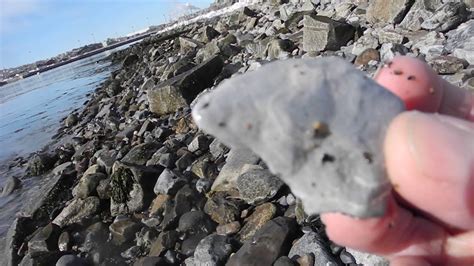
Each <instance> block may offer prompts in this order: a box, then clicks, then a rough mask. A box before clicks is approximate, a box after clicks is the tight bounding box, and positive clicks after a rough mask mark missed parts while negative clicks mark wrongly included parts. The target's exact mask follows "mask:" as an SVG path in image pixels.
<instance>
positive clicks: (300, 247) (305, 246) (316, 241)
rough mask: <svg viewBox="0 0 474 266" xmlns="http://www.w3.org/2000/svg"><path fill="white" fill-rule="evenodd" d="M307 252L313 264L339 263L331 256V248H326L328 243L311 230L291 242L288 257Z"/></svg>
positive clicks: (334, 264) (302, 254)
mask: <svg viewBox="0 0 474 266" xmlns="http://www.w3.org/2000/svg"><path fill="white" fill-rule="evenodd" d="M308 253H309V254H312V255H313V258H314V266H318V265H333V266H337V265H339V264H338V263H337V260H336V259H335V258H333V256H332V254H331V250H329V248H328V244H327V243H324V242H323V240H322V238H321V237H320V236H319V235H318V234H317V233H315V232H312V231H311V232H309V233H306V234H304V235H303V236H302V237H301V238H300V239H298V240H297V241H296V242H295V243H294V244H293V247H291V249H290V253H289V254H288V257H290V258H291V259H297V258H298V257H302V256H304V255H305V254H308Z"/></svg>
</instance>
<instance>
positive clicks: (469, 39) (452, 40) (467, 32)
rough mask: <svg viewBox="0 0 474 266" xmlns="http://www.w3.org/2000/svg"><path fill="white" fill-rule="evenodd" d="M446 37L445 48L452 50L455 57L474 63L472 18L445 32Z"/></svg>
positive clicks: (473, 27) (473, 25) (473, 22)
mask: <svg viewBox="0 0 474 266" xmlns="http://www.w3.org/2000/svg"><path fill="white" fill-rule="evenodd" d="M446 36H447V37H448V39H447V43H446V49H448V51H452V52H453V55H454V56H456V57H457V58H461V59H464V60H466V61H468V62H469V64H471V65H473V64H474V20H473V19H471V20H469V21H467V22H465V23H463V24H461V25H459V27H458V28H457V29H455V30H452V31H450V32H448V33H446Z"/></svg>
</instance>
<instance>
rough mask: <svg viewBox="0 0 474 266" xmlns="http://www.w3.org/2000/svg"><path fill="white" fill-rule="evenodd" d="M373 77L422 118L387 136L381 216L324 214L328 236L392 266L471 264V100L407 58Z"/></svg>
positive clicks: (408, 116)
mask: <svg viewBox="0 0 474 266" xmlns="http://www.w3.org/2000/svg"><path fill="white" fill-rule="evenodd" d="M375 79H376V81H377V82H378V83H379V84H381V85H382V86H384V87H386V88H387V89H389V90H390V91H392V92H393V93H395V94H396V95H398V96H399V97H400V98H401V99H402V100H403V101H404V102H405V105H406V107H407V109H408V110H420V111H423V112H424V113H422V112H419V111H408V112H404V113H402V114H400V115H399V116H398V117H397V118H395V119H394V121H393V122H392V123H391V125H390V127H389V129H388V131H387V136H386V139H385V146H384V154H385V160H386V167H387V173H388V177H389V179H390V182H391V183H392V185H393V193H392V196H391V198H390V200H389V204H388V208H387V213H386V214H385V215H384V216H383V217H380V218H371V219H366V220H360V219H356V218H352V217H348V216H345V215H342V214H336V213H327V214H322V215H321V218H322V221H323V222H324V223H325V224H326V231H327V234H328V236H329V238H330V239H331V240H333V241H334V242H336V243H338V244H340V245H343V246H348V247H351V248H354V249H358V250H361V251H365V252H370V253H374V254H378V255H382V256H385V257H387V258H388V259H389V260H390V262H391V265H474V123H472V122H474V94H473V93H467V92H466V91H464V90H462V89H460V88H457V87H454V86H453V85H451V84H449V83H448V82H446V81H444V80H443V79H441V78H440V77H439V76H437V75H436V74H435V73H434V72H433V71H432V70H431V69H430V68H429V66H427V65H426V64H425V63H424V62H421V61H419V60H417V59H414V58H409V57H396V58H395V59H394V60H393V61H392V62H391V63H389V64H387V65H386V66H385V67H384V68H382V69H381V70H380V71H379V73H378V74H377V76H376V78H375ZM435 112H438V113H441V114H428V113H435Z"/></svg>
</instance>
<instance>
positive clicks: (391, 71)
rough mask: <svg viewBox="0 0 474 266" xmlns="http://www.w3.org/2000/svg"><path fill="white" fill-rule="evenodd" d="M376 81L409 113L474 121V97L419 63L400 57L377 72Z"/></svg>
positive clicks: (410, 58) (426, 65) (419, 61)
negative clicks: (416, 112)
mask: <svg viewBox="0 0 474 266" xmlns="http://www.w3.org/2000/svg"><path fill="white" fill-rule="evenodd" d="M375 80H376V81H377V82H378V83H379V84H380V85H382V86H384V87H385V88H387V89H388V90H390V91H391V92H393V93H394V94H395V95H397V96H398V97H400V98H401V99H402V100H403V101H404V103H405V106H406V108H407V110H419V111H423V112H430V113H435V112H438V113H442V114H446V115H451V116H455V117H459V118H463V119H466V120H470V121H474V93H473V92H469V91H467V90H464V89H461V88H459V87H456V86H454V85H452V84H451V83H449V82H447V81H446V80H444V79H442V78H441V77H440V76H438V75H437V74H436V73H435V72H434V71H433V69H431V67H430V66H428V64H426V63H425V62H423V61H421V60H419V59H416V58H412V57H408V56H397V57H395V58H394V59H393V60H392V61H390V62H388V63H386V64H385V65H384V66H383V67H382V68H381V69H380V70H379V71H378V73H377V75H376V77H375Z"/></svg>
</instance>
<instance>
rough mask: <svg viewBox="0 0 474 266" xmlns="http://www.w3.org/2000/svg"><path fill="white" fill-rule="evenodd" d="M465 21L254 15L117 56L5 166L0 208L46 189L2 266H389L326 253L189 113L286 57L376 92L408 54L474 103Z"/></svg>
mask: <svg viewBox="0 0 474 266" xmlns="http://www.w3.org/2000/svg"><path fill="white" fill-rule="evenodd" d="M233 2H234V1H232V0H229V1H221V0H219V1H216V4H219V5H224V6H225V5H231V4H233ZM473 11H474V2H473V1H469V0H466V1H463V2H460V1H449V0H429V1H427V0H394V1H384V0H373V1H368V0H332V1H331V0H258V1H255V2H253V3H249V5H248V6H246V7H241V8H239V9H237V10H235V11H233V12H231V13H226V14H222V15H220V16H217V17H212V18H208V19H205V20H197V21H196V22H193V23H191V24H189V25H182V26H180V27H175V28H173V30H169V31H165V32H161V33H160V34H157V35H154V36H151V37H147V38H146V39H144V40H143V41H141V42H139V43H136V44H133V45H131V46H130V47H128V48H126V49H123V50H121V51H118V52H116V53H114V54H113V55H112V56H111V60H112V61H113V62H115V63H118V64H120V68H119V69H118V70H116V71H114V72H113V73H112V74H111V76H110V77H109V78H108V79H107V80H106V81H105V82H104V83H103V84H102V85H100V86H99V87H98V88H97V89H96V90H95V91H94V92H93V93H91V95H90V96H89V99H88V100H87V102H86V103H85V105H84V106H83V108H81V109H80V110H76V111H74V112H72V113H70V114H68V115H67V117H65V118H64V120H63V121H62V124H61V128H60V129H59V130H58V132H57V134H56V135H55V136H54V138H53V140H52V142H51V143H50V144H49V145H47V146H46V147H45V148H44V149H43V150H41V151H39V152H37V153H35V154H32V155H31V156H30V157H28V158H18V159H16V160H14V161H13V162H11V164H10V168H11V171H16V172H18V173H24V174H23V176H21V177H19V178H16V177H9V179H8V180H7V182H5V184H4V186H3V188H2V190H1V192H0V194H1V195H3V196H5V195H9V194H11V193H18V190H20V189H21V183H22V182H25V180H28V178H31V177H32V176H34V177H39V178H41V179H42V180H43V182H42V183H43V185H42V186H41V193H39V195H38V196H37V197H32V198H30V199H29V201H28V202H25V203H24V208H23V210H22V211H21V212H19V213H18V215H17V217H16V218H15V220H14V222H13V223H12V225H11V227H10V229H9V231H8V233H7V236H6V239H5V243H4V247H2V248H4V252H3V254H4V255H3V258H0V264H2V265H58V266H65V265H135V266H142V265H143V266H145V265H188V266H190V265H196V266H197V265H231V266H234V265H235V266H236V265H277V266H286V265H288V266H290V265H305V266H306V265H314V266H316V265H388V262H387V261H386V260H385V259H383V258H381V257H377V256H374V255H370V254H364V253H361V252H358V251H356V250H352V249H349V248H346V247H341V246H338V245H336V244H334V243H332V242H331V241H330V240H329V239H328V238H327V237H326V235H325V229H324V225H323V224H322V222H321V221H320V219H319V216H318V215H308V214H307V213H308V212H305V209H304V208H303V204H302V202H301V200H300V199H299V198H298V197H296V196H295V194H294V193H292V191H291V189H290V188H289V187H288V186H287V185H286V184H285V183H284V182H283V181H282V180H281V179H280V178H279V177H278V176H276V175H274V174H272V172H270V171H269V170H268V166H267V162H265V161H263V160H262V159H261V158H259V157H258V156H257V155H255V154H254V153H253V152H251V151H250V150H247V149H236V148H232V149H230V148H229V147H227V146H225V145H224V144H223V143H222V142H220V141H219V140H218V139H216V138H214V137H213V136H211V135H208V134H206V133H204V132H203V131H202V129H200V128H199V127H198V126H197V125H196V123H195V121H194V120H193V118H192V116H191V111H192V109H193V108H194V106H195V102H196V99H199V98H200V97H202V95H203V94H204V93H206V92H209V91H212V90H213V89H215V88H216V86H218V85H219V84H221V82H223V81H224V80H229V79H235V76H239V75H241V74H243V73H246V72H249V73H250V72H252V71H256V70H258V69H260V67H262V66H263V65H266V64H267V63H270V62H272V61H275V60H287V59H292V58H296V59H298V58H319V57H329V56H336V57H339V58H342V59H343V60H345V61H346V62H349V63H351V64H353V65H354V66H355V67H357V68H358V69H360V70H362V71H363V72H364V73H365V74H366V75H367V77H370V78H372V77H373V75H374V74H375V72H376V71H377V69H378V68H380V67H382V66H383V65H384V63H386V62H389V61H390V60H391V59H392V58H393V57H394V56H396V55H408V56H412V57H417V58H420V59H422V60H424V61H426V62H427V63H428V64H429V65H430V66H432V67H433V69H434V70H435V71H436V72H437V73H438V74H440V75H441V76H442V77H443V78H444V79H446V80H448V81H449V82H451V83H452V84H455V85H457V86H460V87H461V88H464V89H467V90H474V68H473V67H472V65H473V63H474V19H473V18H474V15H473ZM308 75H311V73H308ZM259 78H261V79H262V80H271V79H275V78H276V77H274V76H261V77H259ZM301 79H304V76H302V77H301ZM303 81H304V80H301V82H302V83H304V82H303ZM241 86H245V85H241ZM234 110H236V109H234ZM237 111H238V110H237ZM354 230H357V229H356V228H355V229H354Z"/></svg>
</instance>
